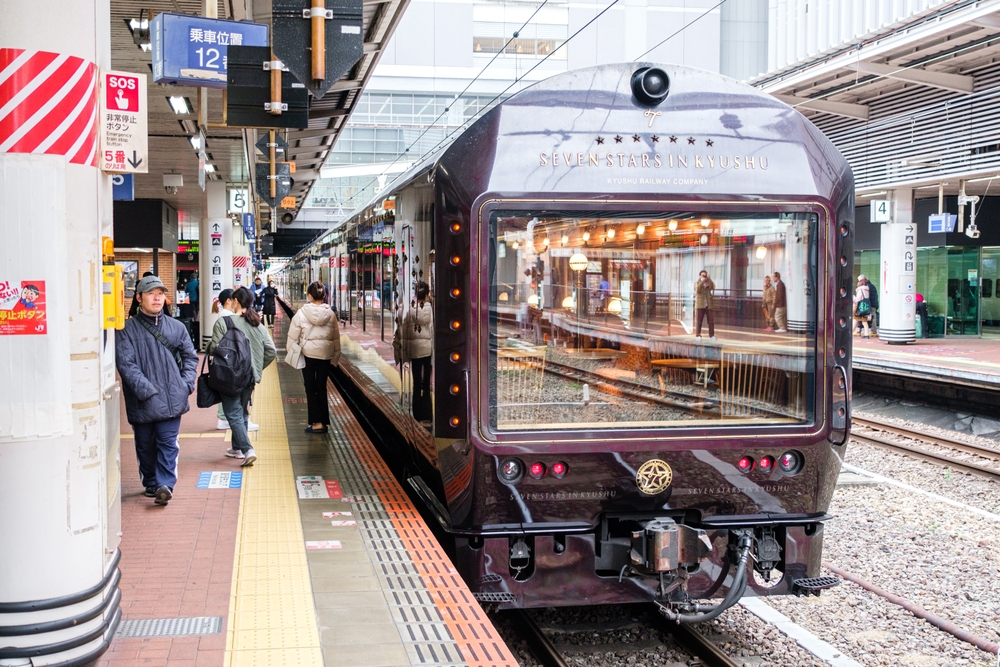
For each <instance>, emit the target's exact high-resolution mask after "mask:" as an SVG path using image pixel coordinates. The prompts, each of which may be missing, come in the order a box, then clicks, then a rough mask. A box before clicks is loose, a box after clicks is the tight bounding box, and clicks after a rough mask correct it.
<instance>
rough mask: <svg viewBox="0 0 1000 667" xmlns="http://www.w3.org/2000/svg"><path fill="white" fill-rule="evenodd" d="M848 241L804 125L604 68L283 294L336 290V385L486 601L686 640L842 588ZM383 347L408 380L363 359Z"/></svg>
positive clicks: (830, 181)
mask: <svg viewBox="0 0 1000 667" xmlns="http://www.w3.org/2000/svg"><path fill="white" fill-rule="evenodd" d="M853 232H854V183H853V175H852V173H851V170H850V167H849V166H848V164H847V162H846V161H845V160H844V158H843V157H842V156H841V155H840V154H839V153H838V151H837V150H836V149H835V148H834V146H833V145H832V144H831V143H830V142H829V141H828V140H827V139H826V138H825V137H824V136H823V134H822V133H821V132H820V131H819V130H817V129H816V128H815V127H814V126H813V125H812V124H811V123H810V122H809V121H808V120H807V119H806V118H805V117H803V116H802V115H801V114H800V113H798V112H797V111H795V110H794V109H792V108H790V107H789V106H788V105H786V104H784V103H782V102H780V101H778V100H776V99H774V98H772V97H770V96H768V95H765V94H762V93H760V92H758V91H757V90H755V89H753V88H751V87H748V86H746V85H743V84H740V83H738V82H736V81H733V80H730V79H727V78H725V77H722V76H718V75H715V74H710V73H706V72H702V71H698V70H694V69H689V68H685V67H679V66H668V65H656V64H654V63H630V64H622V65H607V66H599V67H593V68H589V69H582V70H577V71H571V72H567V73H564V74H559V75H557V76H554V77H552V78H550V79H548V80H545V81H543V82H541V83H538V84H536V85H534V86H532V87H530V88H527V89H525V90H524V91H522V92H520V93H517V94H515V95H514V96H512V97H511V98H509V99H508V100H506V101H505V102H503V103H501V104H499V105H498V106H496V107H495V108H493V109H492V110H490V111H489V112H487V113H485V114H484V115H483V116H482V117H481V118H479V119H478V120H477V121H476V122H474V123H473V124H472V125H471V126H470V127H469V128H468V129H467V130H466V131H465V132H463V133H462V134H461V135H460V136H458V137H457V138H456V139H455V140H454V141H453V142H452V143H451V144H450V145H448V146H447V147H445V148H444V149H442V150H441V151H439V152H438V153H437V154H435V155H433V156H431V157H430V158H428V159H426V160H424V161H423V162H421V163H418V164H416V165H415V166H413V167H412V168H411V169H410V170H409V171H408V172H407V173H405V174H403V175H402V176H401V177H399V178H398V179H397V180H396V181H395V182H394V183H392V184H390V185H389V186H388V187H387V188H385V189H384V190H382V191H381V192H380V193H379V194H378V195H377V197H376V198H375V199H374V200H373V201H372V202H371V203H370V204H369V205H367V206H366V207H364V208H363V209H361V210H359V211H358V212H357V213H356V214H355V215H353V217H351V218H350V219H349V220H347V221H346V223H345V224H343V225H341V226H340V227H338V228H337V229H336V230H335V231H333V232H331V233H330V234H329V235H327V236H326V237H324V238H322V239H319V240H318V241H317V242H316V243H315V245H314V246H313V247H311V248H309V249H307V250H306V251H304V252H303V253H302V254H301V255H300V256H299V257H297V258H295V259H294V260H293V261H292V263H291V264H290V266H289V268H288V269H287V272H286V274H285V276H283V278H282V280H281V281H280V283H281V285H282V289H283V290H284V292H285V296H286V298H291V300H292V301H293V302H299V301H301V299H302V298H303V290H304V287H305V286H306V285H307V284H308V283H309V282H311V281H313V280H321V281H323V282H324V283H326V284H327V285H329V286H330V287H331V288H332V292H333V300H334V303H335V305H336V306H337V307H338V309H339V310H340V314H341V319H342V320H344V321H345V327H344V329H343V334H344V339H343V340H344V343H345V345H344V349H345V351H346V352H347V354H345V358H344V360H343V361H342V363H341V364H340V366H339V367H337V368H336V369H334V371H333V379H334V381H335V382H336V384H337V385H338V387H339V388H341V389H342V391H343V393H344V395H345V398H346V400H348V402H349V403H350V404H351V405H352V406H353V407H354V408H356V412H358V413H359V414H363V415H366V417H365V420H366V421H365V426H366V428H367V430H368V432H369V434H370V435H372V437H373V439H374V440H375V441H376V444H377V445H379V446H380V447H381V448H382V450H383V453H385V454H386V455H387V459H388V460H389V462H390V464H391V465H393V466H395V467H396V468H397V471H398V472H399V473H400V474H402V475H404V476H405V478H406V479H407V480H408V481H409V483H410V485H411V486H412V487H413V489H414V491H415V493H416V494H417V495H418V496H419V497H420V498H421V500H422V501H423V502H424V504H425V505H426V508H427V509H428V511H429V512H430V513H431V514H433V516H434V517H435V518H436V519H437V521H439V522H440V525H441V527H442V530H443V531H444V532H445V533H447V535H449V536H450V537H451V538H452V540H453V544H452V545H451V546H452V547H453V555H454V562H455V565H456V567H457V568H458V569H459V571H460V573H461V574H462V576H463V577H464V578H465V580H466V581H467V583H468V585H469V586H470V588H471V589H472V591H473V593H474V594H475V596H476V598H477V599H479V600H480V601H481V602H483V603H484V604H488V605H492V606H494V607H496V608H500V609H503V608H518V607H543V606H560V605H567V604H573V605H580V604H610V603H624V602H637V601H656V602H658V603H659V604H660V607H661V610H662V611H663V613H664V614H665V615H667V616H668V617H669V618H671V619H674V620H677V621H698V620H706V619H708V618H711V617H713V616H714V615H717V614H718V613H720V612H721V611H722V610H723V609H724V608H726V607H728V606H730V605H731V604H733V603H734V602H735V601H736V600H738V599H739V597H740V596H742V595H781V594H791V593H794V594H810V593H816V594H818V593H819V591H820V590H822V589H823V588H827V587H829V586H831V585H834V584H836V579H835V578H830V577H823V576H821V572H820V562H821V555H822V546H823V526H824V523H825V522H826V521H827V520H829V519H830V516H829V515H828V514H827V508H828V506H829V503H830V498H831V496H832V494H833V491H834V486H835V483H836V480H837V475H838V471H839V469H840V462H841V459H842V458H843V456H844V451H845V448H846V442H847V439H848V433H849V427H850V414H849V401H848V397H849V391H850V390H849V383H850V377H851V329H852V322H851V312H852V310H851V309H852V296H853V284H852V261H853V248H852V238H853ZM779 274H780V280H779V279H778V278H777V276H778V275H779ZM765 276H768V277H769V278H770V279H771V281H772V287H774V288H776V289H775V291H774V292H773V293H772V292H771V291H770V290H768V292H767V294H768V302H769V304H771V305H770V308H771V309H770V310H769V309H768V308H769V306H766V305H765V292H764V279H765ZM706 277H707V278H708V281H707V282H706V280H705V278H706ZM420 282H426V283H427V284H428V285H429V289H430V299H429V302H428V303H427V304H425V305H424V307H425V308H426V307H430V308H431V312H432V314H433V322H432V323H431V324H430V325H428V324H427V323H426V320H425V321H424V324H419V318H415V317H414V313H415V312H416V310H417V309H418V306H419V304H418V303H417V300H416V296H415V290H416V288H417V286H418V284H419V283H420ZM699 285H701V286H700V287H699ZM772 295H773V296H774V297H775V298H776V300H777V304H774V303H772V302H771V296H772ZM775 311H777V312H775ZM425 328H429V329H430V337H431V338H432V342H433V352H432V356H431V358H430V360H429V362H430V365H431V369H432V370H431V375H430V387H429V390H430V394H431V405H430V411H429V413H428V412H427V411H426V406H424V408H420V409H418V407H419V404H420V396H421V395H422V393H423V391H424V388H425V386H423V385H422V383H421V381H420V378H417V381H416V382H415V381H414V376H413V373H412V369H413V368H416V367H417V366H418V365H419V364H426V363H427V361H428V360H426V359H424V358H423V357H421V358H420V359H418V360H417V361H416V362H415V361H414V359H415V358H416V357H415V356H414V354H417V353H414V352H413V350H415V349H416V347H414V345H415V343H414V342H413V341H414V339H415V338H417V337H419V336H418V335H417V334H420V333H424V334H425V336H426V333H427V332H426V331H422V330H423V329H425ZM394 339H395V342H396V351H397V354H398V355H399V356H400V357H401V358H400V361H401V363H398V364H397V363H393V361H390V360H388V359H386V358H385V357H386V356H388V355H387V354H381V355H380V354H377V353H376V352H375V350H376V349H378V348H379V346H382V348H381V349H383V350H388V349H389V348H388V346H389V345H391V344H392V343H393V342H394ZM415 413H418V414H416V416H415ZM719 598H722V600H721V602H715V603H709V602H706V601H708V600H712V599H715V600H718V599H719Z"/></svg>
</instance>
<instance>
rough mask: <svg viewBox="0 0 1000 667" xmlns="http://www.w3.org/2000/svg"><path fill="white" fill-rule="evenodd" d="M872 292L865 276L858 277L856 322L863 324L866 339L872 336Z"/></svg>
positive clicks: (855, 293) (855, 302)
mask: <svg viewBox="0 0 1000 667" xmlns="http://www.w3.org/2000/svg"><path fill="white" fill-rule="evenodd" d="M870 294H871V292H870V291H869V290H868V281H867V280H865V277H864V276H863V275H861V276H858V288H857V289H856V290H855V291H854V321H855V322H858V323H859V324H861V328H862V331H863V333H862V335H863V336H864V337H865V338H869V337H870V336H871V329H870V328H869V327H870V322H871V318H872V309H871V301H870V300H869V299H870Z"/></svg>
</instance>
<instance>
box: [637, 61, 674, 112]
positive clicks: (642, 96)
mask: <svg viewBox="0 0 1000 667" xmlns="http://www.w3.org/2000/svg"><path fill="white" fill-rule="evenodd" d="M631 84H632V94H633V95H635V99H637V100H638V101H639V103H640V104H645V105H647V106H651V107H655V106H656V105H657V104H659V103H660V102H662V101H663V100H665V99H667V94H668V93H669V92H670V77H669V76H667V73H666V72H664V71H663V70H662V69H660V68H659V67H640V68H639V69H637V70H636V71H635V72H633V73H632V81H631Z"/></svg>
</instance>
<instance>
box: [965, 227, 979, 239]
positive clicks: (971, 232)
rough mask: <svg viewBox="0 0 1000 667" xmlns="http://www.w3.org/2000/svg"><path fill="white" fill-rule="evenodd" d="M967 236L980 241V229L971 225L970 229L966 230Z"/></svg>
mask: <svg viewBox="0 0 1000 667" xmlns="http://www.w3.org/2000/svg"><path fill="white" fill-rule="evenodd" d="M965 235H966V236H968V237H969V238H970V239H978V238H979V228H978V227H976V226H975V225H969V226H968V227H966V228H965Z"/></svg>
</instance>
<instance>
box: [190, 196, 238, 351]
mask: <svg viewBox="0 0 1000 667" xmlns="http://www.w3.org/2000/svg"><path fill="white" fill-rule="evenodd" d="M205 194H206V197H207V206H206V211H207V213H208V215H207V217H205V218H202V220H201V227H200V233H199V239H200V240H199V243H200V248H199V252H198V274H199V283H198V292H199V295H200V296H199V301H200V303H201V306H200V307H201V344H202V349H204V348H205V346H207V345H208V341H210V340H212V327H214V326H215V320H217V319H218V317H219V316H218V315H215V314H213V313H212V302H213V301H215V299H216V298H218V296H219V292H221V291H222V290H224V289H227V288H232V286H233V285H232V280H233V222H232V220H230V219H229V218H228V217H226V207H227V205H228V202H227V201H226V182H225V181H209V182H208V183H206V184H205Z"/></svg>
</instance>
